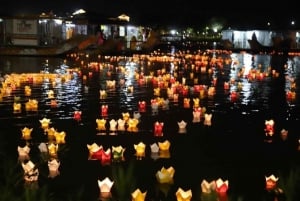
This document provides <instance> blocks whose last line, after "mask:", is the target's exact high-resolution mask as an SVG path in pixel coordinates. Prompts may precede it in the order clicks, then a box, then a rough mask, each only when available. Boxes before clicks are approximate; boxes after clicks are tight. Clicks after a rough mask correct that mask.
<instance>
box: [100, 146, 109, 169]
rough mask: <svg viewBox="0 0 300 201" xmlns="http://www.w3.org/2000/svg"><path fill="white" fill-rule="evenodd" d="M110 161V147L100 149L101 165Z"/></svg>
mask: <svg viewBox="0 0 300 201" xmlns="http://www.w3.org/2000/svg"><path fill="white" fill-rule="evenodd" d="M110 162H111V149H110V148H108V149H107V150H106V151H104V150H103V151H102V154H101V164H102V165H109V164H110Z"/></svg>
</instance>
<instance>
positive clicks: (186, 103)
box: [183, 98, 191, 108]
mask: <svg viewBox="0 0 300 201" xmlns="http://www.w3.org/2000/svg"><path fill="white" fill-rule="evenodd" d="M190 102H191V99H190V98H184V99H183V108H190V107H191V104H190Z"/></svg>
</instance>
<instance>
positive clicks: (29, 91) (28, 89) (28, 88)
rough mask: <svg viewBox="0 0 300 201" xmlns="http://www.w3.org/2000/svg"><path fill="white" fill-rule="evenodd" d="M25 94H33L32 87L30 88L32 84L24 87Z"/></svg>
mask: <svg viewBox="0 0 300 201" xmlns="http://www.w3.org/2000/svg"><path fill="white" fill-rule="evenodd" d="M24 94H25V96H31V88H30V86H28V85H26V86H25V87H24Z"/></svg>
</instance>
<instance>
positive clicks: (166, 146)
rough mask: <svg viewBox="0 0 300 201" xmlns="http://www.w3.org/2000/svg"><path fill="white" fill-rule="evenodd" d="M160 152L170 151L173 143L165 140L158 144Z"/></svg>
mask: <svg viewBox="0 0 300 201" xmlns="http://www.w3.org/2000/svg"><path fill="white" fill-rule="evenodd" d="M158 146H159V151H169V149H170V146H171V143H170V141H169V140H165V141H163V142H158Z"/></svg>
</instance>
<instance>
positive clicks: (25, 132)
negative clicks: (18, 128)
mask: <svg viewBox="0 0 300 201" xmlns="http://www.w3.org/2000/svg"><path fill="white" fill-rule="evenodd" d="M32 130H33V128H28V127H24V128H23V129H22V139H24V140H30V139H31V133H32Z"/></svg>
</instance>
